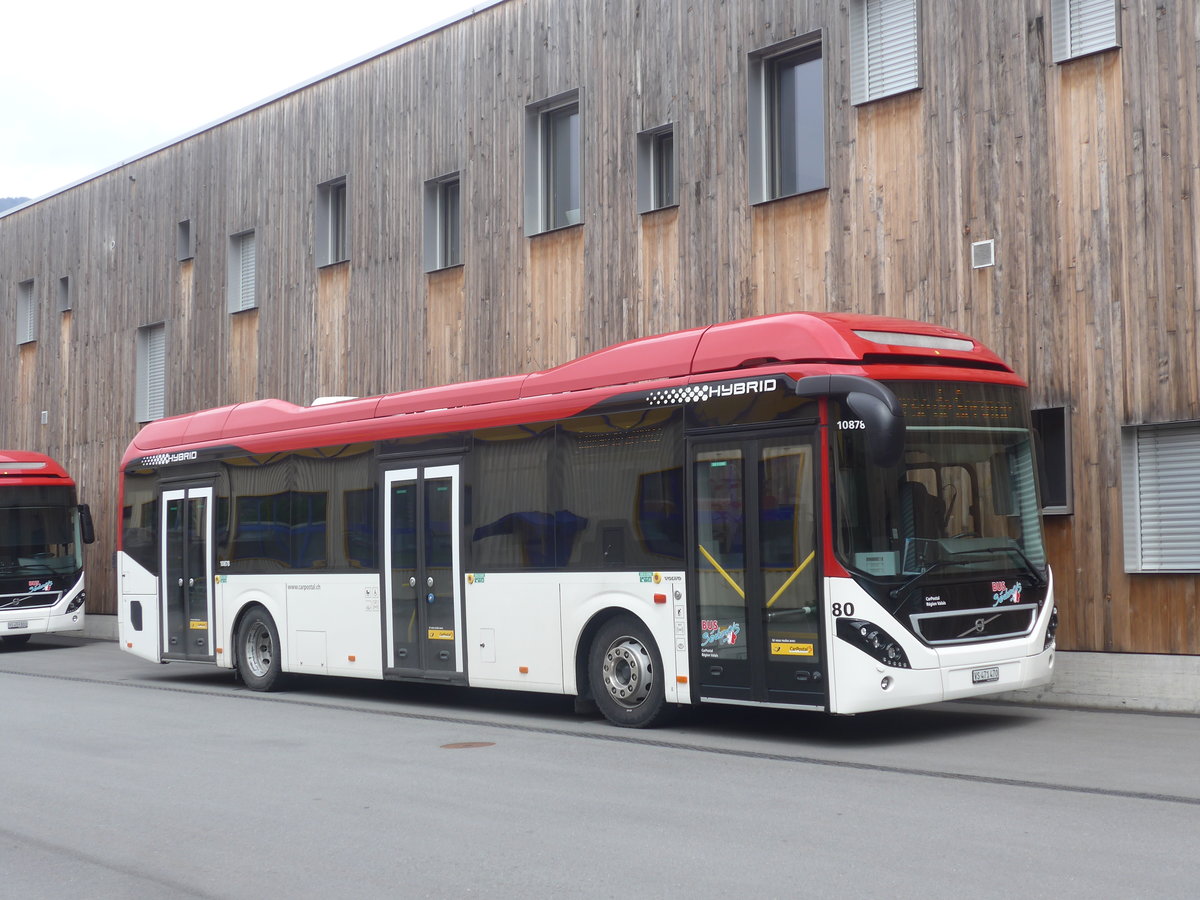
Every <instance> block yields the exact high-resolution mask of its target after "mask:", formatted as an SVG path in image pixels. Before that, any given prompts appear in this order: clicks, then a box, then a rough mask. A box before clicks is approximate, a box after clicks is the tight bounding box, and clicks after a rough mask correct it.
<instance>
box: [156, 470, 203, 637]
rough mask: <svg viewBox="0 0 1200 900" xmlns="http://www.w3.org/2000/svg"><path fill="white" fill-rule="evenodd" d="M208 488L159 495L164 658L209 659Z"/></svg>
mask: <svg viewBox="0 0 1200 900" xmlns="http://www.w3.org/2000/svg"><path fill="white" fill-rule="evenodd" d="M212 503H213V489H212V487H211V486H210V487H189V488H180V489H178V490H168V491H163V495H162V504H161V507H160V508H161V515H162V522H161V525H162V529H161V532H160V533H161V534H162V547H161V550H160V552H161V554H162V556H161V564H162V565H161V571H162V609H161V621H162V638H163V654H162V658H163V659H186V660H212V659H214V658H215V657H214V655H213V641H212V617H213V563H212V552H211V547H212V537H213V535H212Z"/></svg>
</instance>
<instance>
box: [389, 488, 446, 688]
mask: <svg viewBox="0 0 1200 900" xmlns="http://www.w3.org/2000/svg"><path fill="white" fill-rule="evenodd" d="M459 485H460V482H459V467H458V466H457V465H426V466H412V467H408V468H397V469H389V470H386V471H385V472H384V496H385V497H386V498H387V499H386V502H385V505H384V522H385V528H384V547H383V558H384V559H385V560H386V561H387V562H385V564H384V596H385V598H386V602H385V603H384V609H383V616H384V623H383V624H384V641H385V646H384V648H383V650H384V655H383V658H384V660H385V668H386V669H387V671H388V673H389V674H391V675H393V676H396V677H401V678H404V677H420V678H434V679H438V680H455V678H456V676H457V675H460V674H461V673H462V672H463V649H462V640H461V637H462V604H461V602H460V600H461V598H460V592H461V588H460V587H459V585H460V583H461V564H460V558H461V557H460V551H459V529H460V524H461V522H460V516H459V510H460V508H461V504H460V501H459V491H460V487H459Z"/></svg>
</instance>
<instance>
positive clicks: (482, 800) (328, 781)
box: [0, 637, 1200, 900]
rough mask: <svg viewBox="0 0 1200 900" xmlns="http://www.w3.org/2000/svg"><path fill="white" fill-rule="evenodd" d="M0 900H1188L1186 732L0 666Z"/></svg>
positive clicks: (66, 652)
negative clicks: (604, 708)
mask: <svg viewBox="0 0 1200 900" xmlns="http://www.w3.org/2000/svg"><path fill="white" fill-rule="evenodd" d="M0 754H2V760H3V763H2V765H0V804H2V806H0V809H2V810H3V812H2V814H0V894H2V895H3V896H12V897H23V898H40V897H49V898H60V897H64V898H65V897H71V898H79V897H96V898H107V897H113V898H117V897H120V898H143V897H145V898H150V897H154V898H161V897H237V898H241V897H254V898H266V897H322V898H336V897H355V898H372V897H401V898H404V897H460V896H479V897H503V898H508V897H521V898H531V897H559V896H581V897H630V896H636V897H688V898H705V897H714V898H716V897H751V896H753V897H798V896H802V895H803V896H810V897H811V896H824V897H834V896H844V897H914V898H915V897H920V898H941V897H946V898H964V897H971V898H987V897H1006V898H1007V897H1014V896H1032V897H1055V898H1069V897H1087V898H1090V900H1094V898H1098V897H1130V896H1141V897H1189V898H1191V897H1194V896H1196V895H1197V891H1198V890H1200V889H1198V888H1197V884H1198V883H1200V718H1196V717H1186V716H1162V715H1145V714H1137V713H1127V712H1126V713H1109V712H1096V711H1077V710H1054V709H1044V708H1030V707H1016V706H1007V705H1000V704H962V703H959V704H945V705H941V706H934V707H921V708H919V709H915V710H906V711H898V712H891V713H882V714H874V715H870V716H860V717H855V718H832V717H824V716H821V715H816V714H811V713H789V712H780V711H775V710H741V709H735V708H727V707H711V708H709V707H705V708H704V709H702V710H698V711H689V712H688V713H687V714H686V715H684V716H683V717H682V718H681V719H680V720H679V721H678V722H677V723H676V724H675V725H673V726H671V727H668V728H661V729H656V730H653V731H629V730H625V729H618V728H614V727H612V726H610V725H608V724H607V723H605V722H604V721H603V720H602V719H599V718H596V717H579V716H576V715H575V714H574V713H573V711H572V704H571V701H570V700H569V699H566V698H561V697H546V696H538V695H518V694H509V693H497V692H488V691H474V692H472V691H466V690H461V689H448V688H435V687H430V686H425V685H398V684H382V683H375V682H364V681H351V680H342V679H324V680H320V679H304V680H299V681H295V682H293V683H292V684H291V685H290V689H289V690H288V691H286V692H282V693H276V694H256V693H253V692H251V691H248V690H246V689H245V688H243V687H242V686H241V685H240V684H239V683H238V682H236V681H234V680H233V678H232V677H231V676H230V674H229V673H227V672H223V671H218V670H216V669H213V668H207V667H199V666H189V665H184V664H172V665H168V666H155V665H152V664H150V663H146V662H144V661H142V660H139V659H135V658H133V657H131V656H128V655H126V654H124V653H122V652H121V651H120V650H119V649H118V648H117V646H116V645H115V644H113V643H108V642H98V641H86V640H80V639H72V638H59V637H41V638H35V639H34V640H33V642H31V643H30V644H29V645H27V646H26V647H23V648H20V649H15V650H10V649H4V650H0Z"/></svg>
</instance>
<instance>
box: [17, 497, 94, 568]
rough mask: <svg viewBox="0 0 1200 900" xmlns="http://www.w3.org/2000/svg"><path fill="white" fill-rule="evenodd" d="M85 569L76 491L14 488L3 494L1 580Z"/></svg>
mask: <svg viewBox="0 0 1200 900" xmlns="http://www.w3.org/2000/svg"><path fill="white" fill-rule="evenodd" d="M82 568H83V559H82V541H81V540H80V533H79V512H78V507H77V506H76V505H75V496H74V489H73V488H69V487H54V486H15V487H9V488H5V490H4V491H3V492H0V577H10V578H11V577H16V578H21V577H26V576H27V577H29V578H44V577H47V576H55V575H58V576H62V575H69V574H71V573H74V572H78V571H79V570H80V569H82Z"/></svg>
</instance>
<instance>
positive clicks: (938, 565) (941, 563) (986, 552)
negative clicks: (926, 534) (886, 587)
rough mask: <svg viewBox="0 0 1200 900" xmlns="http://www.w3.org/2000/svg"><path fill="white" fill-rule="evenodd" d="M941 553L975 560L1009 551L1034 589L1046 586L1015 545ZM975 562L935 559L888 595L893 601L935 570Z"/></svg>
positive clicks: (1023, 552) (1028, 559)
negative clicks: (1025, 573) (970, 557)
mask: <svg viewBox="0 0 1200 900" xmlns="http://www.w3.org/2000/svg"><path fill="white" fill-rule="evenodd" d="M941 551H942V552H943V553H945V554H946V555H947V556H967V555H971V556H973V557H975V560H978V559H982V558H986V557H987V556H990V555H992V554H994V553H996V552H997V551H1000V552H1009V551H1011V552H1012V553H1015V554H1016V555H1017V557H1018V558H1019V559H1020V560H1021V562H1022V563H1024V565H1025V569H1026V571H1027V573H1028V574H1029V576H1030V577H1031V578H1032V579H1033V581H1034V584H1033V586H1034V587H1045V585H1046V579H1045V577H1043V576H1042V574H1041V573H1040V572H1039V571H1038V568H1037V566H1036V565H1034V563H1033V560H1031V559H1030V558H1029V557H1028V556H1026V555H1025V551H1023V550H1022V549H1021V548H1020V547H1017V546H1016V545H1009V546H1003V547H986V548H980V547H972V548H971V549H969V550H947V549H946V548H945V547H942V548H941ZM975 560H966V559H944V558H943V559H936V560H934V561H933V562H932V563H930V564H929V565H928V566H927V567H926V568H924V569H922V570H921V571H920V572H918V573H917V574H916V575H914V576H913V577H912V578H910V579H908V581H906V582H904V583H903V584H901V585H898V586H897V587H894V588H892V590H891V591H890V592H889V594H890V596H891V598H892V599H893V600H897V599H899V598H900V597H903V596H906V595H907V594H908V592H909V590H911V589H912V588H913V587H915V586H916V585H917V584H918V583H919V582H920V581H921V579H922V578H924V577H925V576H926V575H928V574H929V573H930V572H933V571H936V570H937V569H944V568H945V567H946V566H956V565H960V564H961V563H966V562H974V561H975Z"/></svg>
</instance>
